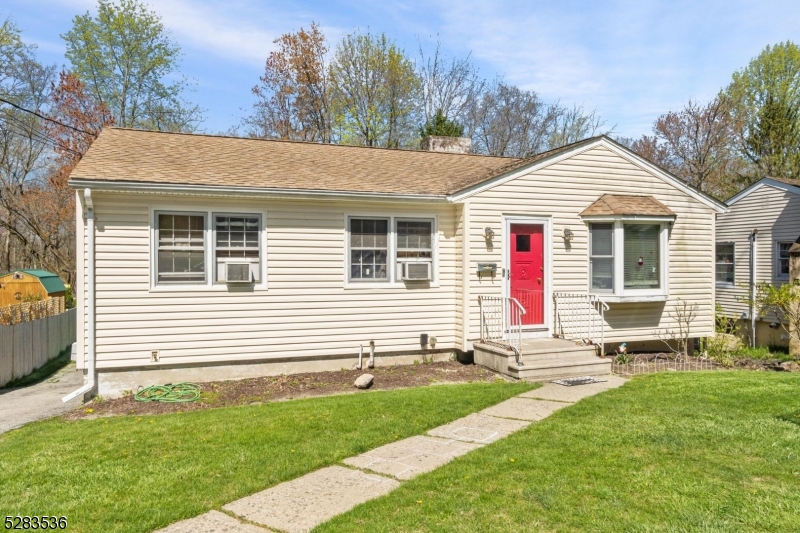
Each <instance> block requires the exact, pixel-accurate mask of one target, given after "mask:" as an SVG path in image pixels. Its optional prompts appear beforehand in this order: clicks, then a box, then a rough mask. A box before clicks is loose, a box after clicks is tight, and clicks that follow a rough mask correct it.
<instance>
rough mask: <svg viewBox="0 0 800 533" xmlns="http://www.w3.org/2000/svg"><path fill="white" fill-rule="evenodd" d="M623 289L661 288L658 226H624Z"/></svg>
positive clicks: (659, 232)
mask: <svg viewBox="0 0 800 533" xmlns="http://www.w3.org/2000/svg"><path fill="white" fill-rule="evenodd" d="M624 232H625V237H624V239H625V244H624V246H625V257H624V269H623V271H624V288H626V289H658V288H659V287H660V286H661V282H660V279H661V257H660V249H659V248H660V244H659V243H660V234H661V226H660V225H659V224H625V225H624Z"/></svg>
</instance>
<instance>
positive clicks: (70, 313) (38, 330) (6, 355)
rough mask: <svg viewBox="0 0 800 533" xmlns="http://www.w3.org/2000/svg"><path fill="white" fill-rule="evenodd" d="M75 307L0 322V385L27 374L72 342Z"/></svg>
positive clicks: (73, 340) (73, 339)
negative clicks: (19, 320) (14, 321)
mask: <svg viewBox="0 0 800 533" xmlns="http://www.w3.org/2000/svg"><path fill="white" fill-rule="evenodd" d="M76 313H77V311H76V310H75V309H68V310H67V311H65V312H63V313H59V314H57V315H53V316H49V317H45V318H40V319H38V320H31V321H30V322H22V323H20V324H15V325H13V326H0V387H2V386H3V385H5V384H6V383H8V382H9V381H11V380H14V379H18V378H21V377H23V376H27V375H28V374H30V373H31V372H33V371H34V370H35V369H37V368H39V367H41V366H43V365H44V364H45V363H46V362H47V361H49V360H50V359H53V358H54V357H56V356H57V355H58V354H60V353H61V352H62V351H63V350H64V349H65V348H66V347H67V346H69V345H70V344H72V343H73V342H75V327H76V326H75V318H76V316H77V315H76Z"/></svg>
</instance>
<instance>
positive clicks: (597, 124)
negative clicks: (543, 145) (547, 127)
mask: <svg viewBox="0 0 800 533" xmlns="http://www.w3.org/2000/svg"><path fill="white" fill-rule="evenodd" d="M605 123H606V121H605V120H603V119H601V118H600V116H599V115H598V114H597V111H596V110H592V111H591V112H588V113H587V112H586V110H585V109H584V108H583V106H582V105H574V106H572V108H571V109H567V108H562V109H560V110H559V113H558V115H557V117H556V120H555V124H554V127H553V132H552V134H551V135H550V138H549V139H548V141H547V144H548V148H549V149H551V150H552V149H554V148H559V147H561V146H565V145H567V144H571V143H574V142H578V141H581V140H583V139H586V138H588V137H594V136H595V135H598V134H600V133H601V130H602V128H603V126H604V125H605ZM613 129H614V128H611V129H609V130H607V131H605V132H602V133H605V134H606V135H609V134H611V132H612V131H613Z"/></svg>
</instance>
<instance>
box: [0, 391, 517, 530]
mask: <svg viewBox="0 0 800 533" xmlns="http://www.w3.org/2000/svg"><path fill="white" fill-rule="evenodd" d="M531 388H532V386H531V385H529V384H525V383H516V384H509V383H502V382H501V383H491V384H487V383H472V384H466V385H441V386H435V387H423V388H417V389H406V390H396V391H386V392H381V391H376V392H369V393H361V394H352V395H343V396H333V397H327V398H314V399H308V400H295V401H289V402H279V403H269V404H261V405H253V406H246V407H232V408H223V409H210V410H206V411H198V412H191V413H183V414H174V415H162V416H146V417H116V418H106V419H96V420H84V421H80V422H64V421H62V420H58V419H56V420H50V421H45V422H39V423H34V424H30V425H28V426H25V427H23V428H21V429H19V430H15V431H12V432H9V433H6V434H3V435H0V480H1V481H0V516H5V515H34V514H35V515H56V516H62V515H63V516H66V517H67V518H68V520H69V524H70V527H69V530H70V531H84V532H100V531H102V532H108V531H126V532H128V531H130V532H134V531H142V532H143V531H151V530H153V529H155V528H157V527H162V526H165V525H167V524H169V523H171V522H174V521H177V520H180V519H182V518H187V517H191V516H195V515H198V514H200V513H202V512H204V511H207V510H209V509H213V508H219V507H220V506H222V505H223V504H225V503H228V502H230V501H232V500H235V499H237V498H240V497H242V496H245V495H248V494H251V493H253V492H256V491H259V490H262V489H264V488H266V487H268V486H271V485H274V484H276V483H279V482H281V481H285V480H289V479H293V478H296V477H299V476H301V475H303V474H305V473H307V472H309V471H312V470H316V469H318V468H321V467H323V466H326V465H330V464H332V463H336V462H338V461H340V460H342V459H344V458H345V457H349V456H351V455H356V454H359V453H362V452H364V451H366V450H369V449H371V448H374V447H377V446H380V445H383V444H386V443H387V442H392V441H394V440H395V439H402V438H404V437H408V436H411V435H417V434H421V433H424V432H425V431H426V430H427V429H429V428H432V427H435V426H438V425H441V424H444V423H447V422H449V421H452V420H455V419H456V418H459V417H461V416H464V415H466V414H468V413H471V412H474V411H477V410H479V409H482V408H484V407H487V406H489V405H493V404H495V403H498V402H500V401H502V400H505V399H506V398H509V397H511V396H514V395H516V394H520V393H522V392H524V391H526V390H530V389H531Z"/></svg>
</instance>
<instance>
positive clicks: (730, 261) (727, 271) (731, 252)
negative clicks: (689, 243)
mask: <svg viewBox="0 0 800 533" xmlns="http://www.w3.org/2000/svg"><path fill="white" fill-rule="evenodd" d="M735 250H736V246H735V245H734V243H732V242H718V243H717V246H716V251H715V254H714V261H715V264H716V282H717V286H719V287H733V284H734V280H735V261H736V257H735Z"/></svg>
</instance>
